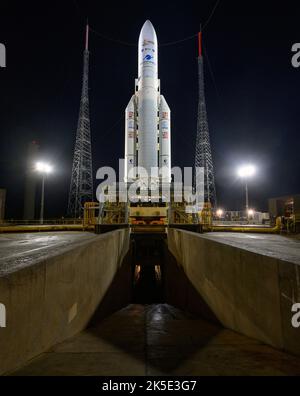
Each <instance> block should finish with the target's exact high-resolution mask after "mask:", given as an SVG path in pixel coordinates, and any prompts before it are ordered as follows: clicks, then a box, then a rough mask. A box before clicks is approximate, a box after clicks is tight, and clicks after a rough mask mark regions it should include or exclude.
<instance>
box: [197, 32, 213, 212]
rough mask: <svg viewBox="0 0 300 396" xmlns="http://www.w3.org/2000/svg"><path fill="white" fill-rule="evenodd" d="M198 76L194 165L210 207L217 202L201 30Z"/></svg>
mask: <svg viewBox="0 0 300 396" xmlns="http://www.w3.org/2000/svg"><path fill="white" fill-rule="evenodd" d="M198 78H199V102H198V119H197V138H196V153H195V168H196V167H202V168H204V202H210V203H211V205H212V207H215V206H216V202H217V197H216V187H215V176H214V165H213V160H212V153H211V146H210V137H209V128H208V121H207V111H206V102H205V89H204V69H203V51H202V32H201V30H200V32H199V33H198Z"/></svg>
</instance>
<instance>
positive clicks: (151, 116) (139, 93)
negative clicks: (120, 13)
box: [124, 20, 171, 183]
mask: <svg viewBox="0 0 300 396" xmlns="http://www.w3.org/2000/svg"><path fill="white" fill-rule="evenodd" d="M145 171H146V172H147V173H146V174H145ZM147 175H148V176H147ZM146 177H150V178H151V182H152V181H156V182H158V181H160V182H162V183H170V182H171V112H170V108H169V106H168V104H167V102H166V100H165V98H164V97H163V96H162V95H161V94H160V80H159V79H158V45H157V37H156V32H155V30H154V27H153V25H152V23H151V22H150V21H148V20H147V21H146V22H145V23H144V26H143V27H142V30H141V33H140V37H139V45H138V78H137V79H136V80H135V94H134V95H133V96H132V98H131V99H130V101H129V104H128V106H127V108H126V110H125V175H124V181H125V182H130V181H135V180H137V179H140V180H143V179H144V178H146Z"/></svg>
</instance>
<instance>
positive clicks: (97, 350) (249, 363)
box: [13, 304, 300, 376]
mask: <svg viewBox="0 0 300 396" xmlns="http://www.w3.org/2000/svg"><path fill="white" fill-rule="evenodd" d="M13 375H104V376H105V375H129V376H131V375H300V358H297V357H293V356H291V355H288V354H286V353H284V352H281V351H277V350H275V349H273V348H271V347H269V346H267V345H264V344H262V343H260V342H259V341H256V340H252V339H250V338H247V337H245V336H243V335H240V334H237V333H235V332H233V331H231V330H226V329H223V328H221V327H218V326H216V325H214V324H211V323H209V322H207V321H204V320H202V319H199V318H198V317H195V316H193V315H190V314H187V313H185V312H182V311H180V310H178V309H176V308H174V307H172V306H170V305H167V304H155V305H138V304H134V305H129V306H128V307H126V308H124V309H122V310H120V311H118V312H116V313H115V314H113V315H111V316H110V317H108V318H107V319H105V320H103V321H101V322H100V323H99V324H97V325H96V326H94V327H92V328H89V329H87V330H85V331H83V332H82V333H80V334H78V335H77V336H75V337H73V338H71V339H69V340H66V341H64V342H63V343H61V344H58V345H56V346H55V347H53V348H52V349H51V350H50V351H48V352H46V353H44V354H42V355H41V356H39V357H37V358H35V359H33V360H32V361H31V362H29V363H28V364H27V365H26V366H25V367H23V368H21V369H20V370H18V371H17V372H15V373H14V374H13Z"/></svg>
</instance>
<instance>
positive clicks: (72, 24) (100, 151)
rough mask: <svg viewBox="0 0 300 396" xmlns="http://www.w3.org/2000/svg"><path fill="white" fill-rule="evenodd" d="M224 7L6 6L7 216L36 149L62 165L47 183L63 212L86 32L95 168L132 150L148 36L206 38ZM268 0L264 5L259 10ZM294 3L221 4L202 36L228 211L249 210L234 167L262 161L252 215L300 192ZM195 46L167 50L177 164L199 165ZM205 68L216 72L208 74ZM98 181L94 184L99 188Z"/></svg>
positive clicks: (2, 96) (0, 127)
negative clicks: (142, 46)
mask: <svg viewBox="0 0 300 396" xmlns="http://www.w3.org/2000/svg"><path fill="white" fill-rule="evenodd" d="M215 3H216V1H215V0H202V1H199V0H197V1H191V0H185V1H182V0H180V1H179V0H178V1H177V0H173V1H165V0H160V1H156V0H152V1H144V0H140V1H139V2H137V1H135V0H134V1H122V2H117V1H90V2H89V1H79V0H77V1H74V0H64V1H60V2H55V1H52V2H49V1H43V2H41V1H39V2H33V1H26V2H19V1H18V2H17V1H1V5H0V42H1V43H4V44H5V45H6V49H7V68H6V69H0V87H1V88H0V134H1V140H0V142H1V143H0V188H7V191H8V197H7V199H8V201H7V216H8V217H15V218H18V217H21V216H22V206H23V187H24V167H25V162H26V146H27V145H28V142H30V141H31V140H33V139H34V140H38V141H39V142H40V145H41V156H42V157H43V158H46V159H48V160H49V161H50V162H51V163H53V165H54V166H55V173H54V174H53V175H51V177H49V180H47V186H46V187H47V191H46V217H50V216H62V215H64V214H65V210H66V205H67V198H68V189H69V182H70V173H71V165H72V155H73V147H74V139H75V132H76V124H77V117H78V109H79V100H80V91H81V74H82V51H83V35H84V25H85V19H86V17H88V18H89V22H90V25H91V27H92V28H93V29H94V30H96V31H98V32H99V33H100V34H103V35H105V36H107V37H109V38H111V39H113V40H115V41H109V40H104V39H102V38H100V37H99V36H97V35H95V34H91V39H90V51H91V56H90V62H91V63H90V66H91V67H90V111H91V128H92V141H93V165H94V170H95V172H96V169H98V168H99V167H100V166H106V165H107V166H113V167H116V166H117V161H118V158H122V157H123V152H124V119H123V115H124V109H125V107H126V105H127V103H128V101H129V99H130V97H131V95H132V94H133V90H134V78H135V77H136V76H137V46H130V45H123V44H119V43H118V42H117V41H118V40H121V41H124V42H128V43H133V44H137V41H138V36H139V32H140V29H141V27H142V25H143V23H144V21H145V20H146V19H150V20H151V21H152V23H153V24H154V27H155V29H156V32H157V36H158V40H159V44H164V43H168V42H172V41H177V40H181V39H183V38H185V37H188V36H191V35H193V34H195V33H197V31H198V28H199V24H200V22H202V23H205V22H206V21H207V19H208V17H209V16H210V14H211V11H212V9H213V7H214V5H215ZM262 3H263V4H262ZM295 4H296V3H293V2H291V1H285V2H280V3H278V5H277V4H276V2H274V1H263V2H262V1H256V0H253V1H247V2H244V1H230V0H221V1H220V3H219V5H218V7H217V9H216V11H215V13H214V15H213V17H212V18H211V19H210V21H209V23H208V25H207V26H206V28H205V30H204V45H205V50H206V51H205V78H206V97H207V107H208V116H209V126H210V133H211V140H212V148H213V157H214V162H215V168H216V181H217V194H218V201H219V205H220V206H222V207H223V208H225V209H232V210H233V209H240V208H241V207H242V206H243V202H244V201H243V188H242V185H241V182H240V181H239V180H237V178H236V167H237V166H238V165H239V164H240V163H243V162H253V163H255V164H256V165H257V167H258V174H257V176H256V177H255V179H254V180H253V181H252V182H251V183H250V186H249V189H250V199H251V206H253V207H255V208H256V209H266V207H267V199H268V198H269V197H271V196H277V195H283V194H290V193H297V192H298V193H299V192H300V163H299V144H300V138H299V133H298V129H299V126H298V124H299V108H300V101H299V93H300V68H299V69H294V68H293V67H292V65H291V57H292V53H291V47H292V44H293V43H296V42H300V30H299V20H298V19H299V12H300V8H299V6H298V9H297V7H296V6H295ZM196 56H197V43H196V40H195V39H192V40H187V41H184V42H182V43H180V44H176V45H167V46H163V45H162V46H161V48H160V52H159V77H160V79H161V87H162V93H163V94H164V96H165V97H166V99H167V101H168V104H169V106H170V108H171V110H172V165H179V166H192V165H193V163H194V150H195V133H196V115H197V62H196ZM208 60H209V63H210V65H211V70H212V72H211V71H210V68H209V66H208ZM95 184H96V181H95Z"/></svg>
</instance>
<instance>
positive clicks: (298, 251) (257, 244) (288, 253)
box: [201, 232, 300, 264]
mask: <svg viewBox="0 0 300 396" xmlns="http://www.w3.org/2000/svg"><path fill="white" fill-rule="evenodd" d="M201 237H203V238H207V239H211V240H214V241H217V242H221V243H225V244H228V245H231V246H235V247H238V248H240V249H245V250H249V251H251V252H254V253H259V254H262V255H265V256H270V257H275V258H278V259H280V260H284V261H288V262H290V263H294V264H300V240H297V239H296V238H287V237H284V236H281V235H272V234H254V233H253V234H250V233H237V232H211V233H207V234H202V235H201Z"/></svg>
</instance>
